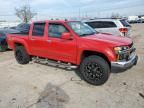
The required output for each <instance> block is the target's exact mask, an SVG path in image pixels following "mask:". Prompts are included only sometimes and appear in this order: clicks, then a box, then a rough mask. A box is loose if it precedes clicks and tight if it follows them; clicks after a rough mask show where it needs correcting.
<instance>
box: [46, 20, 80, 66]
mask: <svg viewBox="0 0 144 108" xmlns="http://www.w3.org/2000/svg"><path fill="white" fill-rule="evenodd" d="M64 32H70V31H69V30H68V29H67V28H66V27H65V26H64V25H63V24H61V23H49V26H48V43H49V48H48V50H49V55H50V57H51V58H52V59H56V60H60V61H65V62H72V63H75V62H76V53H77V44H76V40H75V39H73V40H65V39H62V38H61V35H62V33H64Z"/></svg>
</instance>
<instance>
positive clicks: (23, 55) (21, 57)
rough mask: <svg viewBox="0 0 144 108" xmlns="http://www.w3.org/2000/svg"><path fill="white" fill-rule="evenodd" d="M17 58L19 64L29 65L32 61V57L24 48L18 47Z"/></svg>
mask: <svg viewBox="0 0 144 108" xmlns="http://www.w3.org/2000/svg"><path fill="white" fill-rule="evenodd" d="M15 58H16V60H17V62H18V63H19V64H28V63H29V61H30V56H29V55H28V53H27V52H26V50H25V48H24V47H23V46H17V47H16V50H15Z"/></svg>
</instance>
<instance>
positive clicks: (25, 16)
mask: <svg viewBox="0 0 144 108" xmlns="http://www.w3.org/2000/svg"><path fill="white" fill-rule="evenodd" d="M15 11H16V12H15V14H16V16H17V17H18V18H20V19H21V20H22V21H23V22H24V23H28V22H29V21H30V20H31V19H32V18H33V17H34V16H36V13H34V12H32V11H31V8H30V6H28V5H24V6H22V7H20V8H16V9H15Z"/></svg>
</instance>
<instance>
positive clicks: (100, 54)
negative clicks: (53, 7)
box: [7, 20, 138, 85]
mask: <svg viewBox="0 0 144 108" xmlns="http://www.w3.org/2000/svg"><path fill="white" fill-rule="evenodd" d="M7 41H8V45H9V47H10V48H11V49H13V50H14V52H15V58H16V60H17V62H18V63H19V64H28V63H29V62H30V61H31V60H32V58H33V57H34V58H35V59H36V61H37V60H40V61H41V60H42V61H45V62H46V63H49V62H50V63H52V64H56V66H61V65H62V66H66V67H70V68H79V70H80V71H79V72H80V75H81V77H82V78H83V79H84V80H85V81H87V82H88V83H90V84H94V85H101V84H104V83H105V82H106V81H107V80H108V78H109V75H110V71H111V69H112V68H113V67H115V68H118V69H119V68H121V69H128V68H129V67H132V66H133V65H136V64H137V59H138V57H137V55H136V49H135V48H134V46H133V42H132V40H131V39H130V38H127V37H120V36H111V37H110V36H109V35H106V34H100V33H98V32H96V31H95V30H94V29H92V28H91V27H90V26H88V25H87V24H85V23H83V22H80V21H59V20H56V21H54V20H53V21H52V20H51V21H40V22H34V23H33V24H31V27H30V31H29V34H9V35H7Z"/></svg>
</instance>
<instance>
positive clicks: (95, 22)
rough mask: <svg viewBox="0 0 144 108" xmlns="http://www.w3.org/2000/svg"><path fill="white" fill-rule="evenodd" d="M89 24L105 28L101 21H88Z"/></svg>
mask: <svg viewBox="0 0 144 108" xmlns="http://www.w3.org/2000/svg"><path fill="white" fill-rule="evenodd" d="M87 24H88V25H89V26H91V27H92V28H103V24H102V22H100V21H93V22H87Z"/></svg>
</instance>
